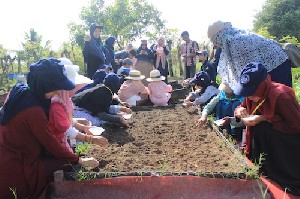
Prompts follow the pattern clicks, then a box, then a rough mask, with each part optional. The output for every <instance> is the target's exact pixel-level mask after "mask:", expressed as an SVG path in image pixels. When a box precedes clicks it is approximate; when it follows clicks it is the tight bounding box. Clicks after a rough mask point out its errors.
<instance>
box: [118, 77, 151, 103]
mask: <svg viewBox="0 0 300 199" xmlns="http://www.w3.org/2000/svg"><path fill="white" fill-rule="evenodd" d="M140 93H144V94H148V89H147V87H145V86H144V84H143V83H142V82H141V80H126V81H125V82H124V83H123V84H122V85H121V88H120V89H119V91H118V96H119V98H120V100H121V101H123V102H125V101H126V100H128V99H129V98H131V97H132V96H134V95H139V94H140Z"/></svg>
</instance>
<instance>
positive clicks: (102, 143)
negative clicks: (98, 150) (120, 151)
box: [92, 136, 108, 146]
mask: <svg viewBox="0 0 300 199" xmlns="http://www.w3.org/2000/svg"><path fill="white" fill-rule="evenodd" d="M92 143H93V144H96V145H99V146H106V145H108V140H107V139H106V138H104V137H102V136H93V137H92Z"/></svg>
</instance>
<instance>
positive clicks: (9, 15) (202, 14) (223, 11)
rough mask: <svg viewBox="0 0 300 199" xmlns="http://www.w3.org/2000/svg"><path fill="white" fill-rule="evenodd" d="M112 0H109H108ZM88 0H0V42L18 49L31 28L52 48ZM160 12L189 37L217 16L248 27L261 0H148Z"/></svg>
mask: <svg viewBox="0 0 300 199" xmlns="http://www.w3.org/2000/svg"><path fill="white" fill-rule="evenodd" d="M111 1H112V0H109V2H111ZM88 2H89V1H88V0H26V1H25V0H24V1H21V0H3V1H1V2H0V6H1V8H2V9H1V12H0V20H1V21H0V22H1V26H2V27H1V31H0V44H2V45H4V47H5V48H8V49H20V48H21V42H22V41H23V40H24V36H25V32H28V31H29V29H30V28H34V29H35V30H36V31H37V32H38V33H39V34H40V35H42V36H43V41H44V42H45V41H46V40H51V41H52V47H53V49H57V47H58V46H59V45H60V44H62V42H64V41H68V38H69V32H68V28H67V24H68V23H69V22H70V21H75V22H76V21H78V20H79V14H80V10H81V8H82V6H85V5H87V4H88ZM148 2H150V3H152V4H153V5H154V6H156V7H157V9H158V10H160V11H161V12H162V18H163V19H165V20H167V22H168V23H167V27H168V28H177V29H178V30H179V32H181V31H183V30H187V31H189V32H190V36H191V38H192V39H193V40H197V41H199V40H202V39H203V38H205V36H206V30H207V26H208V25H209V24H210V23H211V22H213V21H215V20H218V19H221V20H224V21H230V22H232V24H233V26H235V27H238V28H241V29H252V22H253V19H254V15H255V14H256V12H257V11H259V10H261V8H262V5H263V3H264V2H265V0H209V1H207V0H206V1H204V0H184V1H177V0H176V1H174V0H148Z"/></svg>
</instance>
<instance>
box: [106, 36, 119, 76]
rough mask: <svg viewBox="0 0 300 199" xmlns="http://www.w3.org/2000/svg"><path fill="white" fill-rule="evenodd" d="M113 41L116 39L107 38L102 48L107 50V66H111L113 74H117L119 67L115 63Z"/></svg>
mask: <svg viewBox="0 0 300 199" xmlns="http://www.w3.org/2000/svg"><path fill="white" fill-rule="evenodd" d="M115 41H116V38H114V37H108V38H107V39H106V40H105V45H104V47H105V48H106V49H107V50H108V57H107V59H108V65H110V66H112V68H113V70H114V73H117V71H118V69H119V66H118V65H117V64H116V62H115V47H114V46H115Z"/></svg>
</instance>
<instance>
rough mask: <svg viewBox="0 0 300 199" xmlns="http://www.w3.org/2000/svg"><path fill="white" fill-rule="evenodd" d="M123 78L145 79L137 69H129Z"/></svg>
mask: <svg viewBox="0 0 300 199" xmlns="http://www.w3.org/2000/svg"><path fill="white" fill-rule="evenodd" d="M125 79H131V80H142V79H145V75H141V72H140V71H138V70H131V71H130V72H129V76H128V77H126V78H125Z"/></svg>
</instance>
